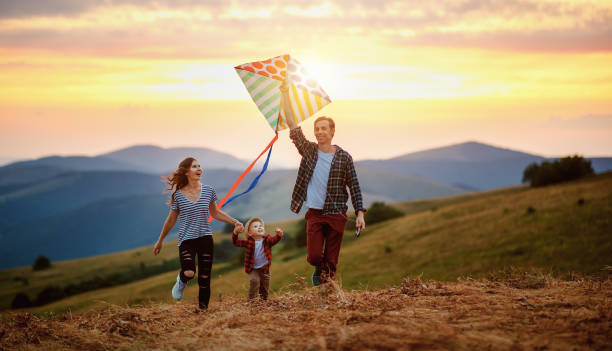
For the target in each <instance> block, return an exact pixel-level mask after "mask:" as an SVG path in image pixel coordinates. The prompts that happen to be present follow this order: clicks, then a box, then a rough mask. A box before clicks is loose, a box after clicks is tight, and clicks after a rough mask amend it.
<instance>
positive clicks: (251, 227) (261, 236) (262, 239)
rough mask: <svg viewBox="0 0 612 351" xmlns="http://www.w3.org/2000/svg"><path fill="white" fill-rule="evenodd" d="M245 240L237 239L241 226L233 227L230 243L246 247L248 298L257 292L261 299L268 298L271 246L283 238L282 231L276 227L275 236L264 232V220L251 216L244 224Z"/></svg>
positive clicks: (253, 296)
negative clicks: (248, 283)
mask: <svg viewBox="0 0 612 351" xmlns="http://www.w3.org/2000/svg"><path fill="white" fill-rule="evenodd" d="M245 228H246V235H247V239H246V240H241V239H238V233H239V232H240V231H241V230H240V229H241V228H236V229H234V234H232V243H233V244H234V246H238V247H246V251H245V253H244V270H245V271H246V272H247V274H248V275H249V281H250V286H249V300H250V301H252V300H253V299H254V298H255V296H256V295H257V292H258V291H259V295H260V296H261V298H262V299H263V300H267V299H268V288H269V287H270V265H271V264H272V246H274V245H275V244H276V243H278V242H279V241H280V240H281V239H282V238H283V231H282V230H281V229H279V228H276V230H275V232H276V235H275V236H273V237H272V236H270V235H268V234H265V232H264V222H263V220H262V219H261V218H259V217H253V218H251V219H250V220H249V221H248V222H247V224H246V227H245Z"/></svg>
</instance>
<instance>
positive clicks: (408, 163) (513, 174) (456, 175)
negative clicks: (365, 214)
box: [358, 142, 612, 190]
mask: <svg viewBox="0 0 612 351" xmlns="http://www.w3.org/2000/svg"><path fill="white" fill-rule="evenodd" d="M545 160H548V159H547V158H545V157H542V156H538V155H533V154H528V153H524V152H518V151H513V150H509V149H504V148H499V147H495V146H491V145H487V144H482V143H478V142H466V143H461V144H456V145H450V146H446V147H440V148H435V149H430V150H425V151H419V152H415V153H410V154H406V155H402V156H398V157H394V158H390V159H387V160H365V161H360V162H358V163H359V164H362V165H365V166H369V167H372V168H378V169H384V170H387V171H390V172H395V173H400V174H405V175H414V176H418V177H421V178H424V179H430V180H433V181H436V182H441V183H446V184H451V185H454V186H457V187H462V188H464V189H466V190H488V189H495V188H499V187H505V186H512V185H519V184H521V180H522V178H523V171H524V170H525V168H526V167H527V166H528V165H529V164H531V163H533V162H538V163H539V162H542V161H545ZM592 164H593V168H594V169H595V172H597V173H601V172H605V171H608V170H612V158H594V159H593V160H592Z"/></svg>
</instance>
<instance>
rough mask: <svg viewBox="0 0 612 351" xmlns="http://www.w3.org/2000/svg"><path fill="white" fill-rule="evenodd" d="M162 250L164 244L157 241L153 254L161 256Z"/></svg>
mask: <svg viewBox="0 0 612 351" xmlns="http://www.w3.org/2000/svg"><path fill="white" fill-rule="evenodd" d="M161 249H162V242H161V241H159V240H157V242H156V243H155V246H154V247H153V254H154V255H155V256H157V255H159V252H160V251H161Z"/></svg>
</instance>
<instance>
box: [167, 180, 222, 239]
mask: <svg viewBox="0 0 612 351" xmlns="http://www.w3.org/2000/svg"><path fill="white" fill-rule="evenodd" d="M172 198H173V199H174V202H173V203H172V205H170V209H171V210H175V211H179V215H178V221H179V231H178V245H179V246H180V245H181V243H182V242H183V241H185V240H189V239H197V238H199V237H201V236H204V235H212V230H211V229H210V224H209V223H208V216H210V212H209V205H210V203H211V202H213V201H215V202H216V201H217V193H215V189H213V188H212V187H211V186H209V185H204V184H202V190H201V191H200V197H199V198H198V199H197V200H196V201H195V202H192V201H190V200H189V199H188V198H187V197H185V195H183V193H182V192H181V190H180V189H179V190H177V191H175V192H174V194H172Z"/></svg>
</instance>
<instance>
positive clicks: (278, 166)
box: [0, 140, 612, 169]
mask: <svg viewBox="0 0 612 351" xmlns="http://www.w3.org/2000/svg"><path fill="white" fill-rule="evenodd" d="M472 143H475V144H479V145H483V146H488V147H493V148H498V149H502V150H507V151H512V152H520V153H525V154H529V155H531V156H537V157H542V158H546V159H558V158H562V157H566V156H573V155H579V156H583V157H585V158H587V159H590V158H612V156H611V155H581V154H567V155H557V156H555V155H543V154H540V153H535V152H531V151H525V150H517V149H513V148H509V147H505V146H500V145H493V144H488V143H484V142H481V141H478V140H466V141H463V142H459V143H454V144H450V145H442V146H437V147H432V148H428V149H422V150H415V151H410V152H407V153H404V154H400V155H395V156H391V157H388V158H384V159H383V158H380V159H372V158H363V159H358V158H354V159H355V161H357V162H358V161H376V160H387V159H392V158H397V157H403V156H407V155H410V154H415V153H420V152H426V151H431V150H436V149H443V148H449V147H454V146H459V145H464V144H472ZM134 147H153V148H160V149H163V150H170V149H180V148H188V149H192V148H193V149H207V150H211V151H215V152H220V153H225V154H228V155H230V156H232V157H235V158H237V159H239V160H241V161H244V162H247V163H250V162H251V161H252V160H249V159H244V158H239V157H237V156H236V155H234V154H232V153H230V152H226V151H223V150H218V149H214V148H209V147H204V146H185V145H183V146H172V147H161V146H159V145H154V144H135V145H129V146H126V147H121V148H119V149H113V150H108V151H105V152H102V153H99V154H49V155H42V156H39V157H36V158H5V157H2V155H0V167H3V166H6V165H10V164H12V163H16V162H23V161H33V160H37V159H42V158H47V157H99V156H104V155H105V154H108V153H112V152H117V151H122V150H126V149H129V148H134ZM187 156H189V155H186V157H187ZM260 161H261V160H260ZM261 162H263V161H261ZM261 162H257V164H256V165H255V169H257V167H258V166H260V163H261ZM298 166H299V162H296V163H295V164H294V165H287V164H280V163H278V162H277V163H272V162H271V163H270V168H271V169H294V168H297V167H298Z"/></svg>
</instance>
